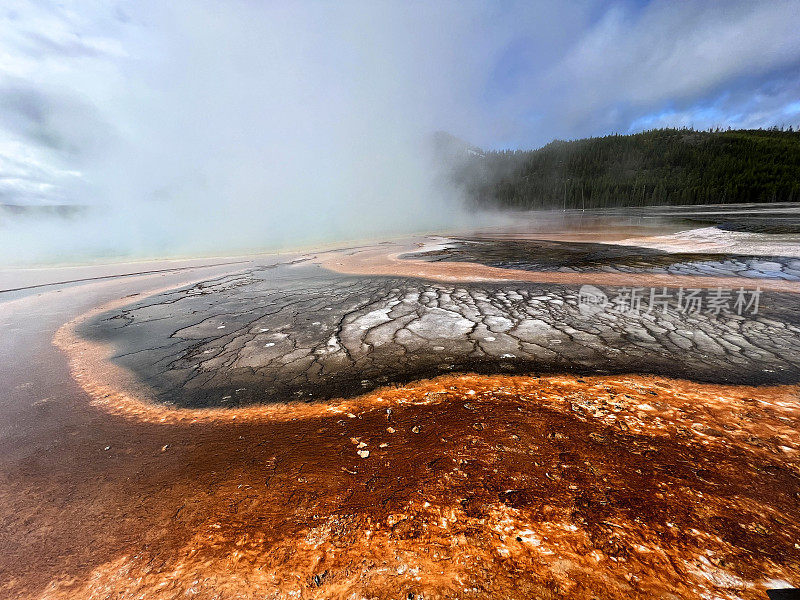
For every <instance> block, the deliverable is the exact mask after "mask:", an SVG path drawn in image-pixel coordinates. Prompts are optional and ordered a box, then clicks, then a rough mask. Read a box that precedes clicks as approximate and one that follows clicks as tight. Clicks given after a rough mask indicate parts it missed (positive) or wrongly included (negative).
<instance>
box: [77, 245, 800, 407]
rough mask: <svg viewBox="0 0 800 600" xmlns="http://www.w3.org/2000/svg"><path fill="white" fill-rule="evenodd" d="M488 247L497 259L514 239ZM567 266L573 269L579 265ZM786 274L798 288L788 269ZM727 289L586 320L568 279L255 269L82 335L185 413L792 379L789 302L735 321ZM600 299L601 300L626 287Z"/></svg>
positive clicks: (646, 294)
mask: <svg viewBox="0 0 800 600" xmlns="http://www.w3.org/2000/svg"><path fill="white" fill-rule="evenodd" d="M484 244H486V243H485V242H484ZM496 245H497V246H500V249H499V250H498V252H500V251H502V250H503V249H505V248H506V247H507V246H508V245H509V242H502V243H497V244H496ZM517 250H518V249H517V248H516V246H514V245H513V244H512V250H511V251H512V252H516V251H517ZM448 252H449V253H450V254H452V253H456V252H458V250H457V249H455V250H448ZM622 252H625V250H623V251H622ZM609 254H610V256H611V257H614V256H617V254H614V253H613V252H611V253H609ZM656 254H658V253H656ZM467 255H468V257H471V256H472V253H471V252H468V254H467ZM658 255H659V258H660V254H658ZM580 256H584V255H580ZM572 260H573V261H575V262H576V263H577V266H576V267H575V268H580V267H581V265H582V264H583V262H579V259H578V258H573V259H572ZM607 260H610V258H607ZM678 260H680V261H681V264H683V263H684V262H685V261H684V259H683V258H682V257H679V258H678ZM584 262H586V263H589V264H594V258H592V259H588V258H587V259H586V260H585V261H584ZM794 262H797V261H794ZM689 264H691V263H689ZM731 264H733V263H731ZM737 264H738V263H737ZM791 264H792V265H793V266H796V265H794V263H791ZM753 268H755V267H754V265H753V264H751V265H750V270H752V269H753ZM763 268H765V269H766V267H763ZM759 273H764V271H759ZM782 274H783V275H784V276H785V277H786V278H790V277H791V278H794V276H795V271H793V270H792V269H791V268H789V267H786V270H785V271H782ZM697 280H698V281H699V282H700V285H702V279H701V278H698V279H697ZM587 281H591V280H587ZM730 281H731V288H732V289H731V290H730V291H724V293H725V294H727V296H726V300H727V304H726V305H725V307H724V310H723V309H720V310H718V311H717V312H714V311H704V310H698V311H691V310H687V311H683V310H679V309H678V308H677V305H673V306H664V305H658V306H655V305H654V306H653V307H652V308H651V307H649V306H648V303H649V301H650V293H651V290H650V289H644V288H639V290H638V292H637V293H638V294H639V295H640V300H641V301H642V302H641V306H640V309H641V310H639V311H638V312H635V311H629V310H623V311H614V310H607V311H603V312H601V313H599V314H594V315H588V316H587V315H585V314H582V312H581V310H580V306H579V288H580V286H577V285H576V286H564V285H545V284H533V283H525V282H504V283H501V282H482V283H473V282H461V283H459V284H450V283H441V282H434V281H424V280H419V279H413V278H399V277H376V276H358V277H354V276H347V275H342V274H335V273H331V272H329V271H327V270H324V269H321V268H319V267H318V266H315V265H310V264H307V263H301V264H295V265H278V266H270V267H269V268H263V269H262V268H259V267H253V268H250V269H248V270H247V271H245V272H242V273H238V274H236V275H231V276H226V277H220V278H217V279H214V280H209V281H204V282H201V283H198V284H195V285H192V286H188V287H185V288H182V289H179V290H176V291H172V292H167V293H164V294H160V295H156V296H153V297H150V298H146V299H144V300H140V301H138V302H135V303H133V304H131V305H129V306H125V307H122V308H119V309H114V310H111V311H108V312H105V313H103V314H101V315H99V316H98V317H97V318H95V319H92V320H90V321H88V322H87V323H84V324H83V325H82V326H81V327H80V329H79V331H78V334H79V335H81V336H85V337H88V338H89V339H93V340H97V341H101V342H104V343H110V344H112V345H113V346H114V348H116V352H115V354H114V356H113V358H112V360H113V361H114V362H116V363H117V364H119V365H121V366H122V367H125V368H127V369H130V370H132V371H133V372H135V373H137V374H138V375H139V376H140V378H141V380H142V381H143V382H145V383H146V384H147V385H148V386H150V387H151V388H152V389H153V390H154V393H155V394H156V396H157V398H158V399H159V401H161V402H166V403H170V404H174V405H177V406H184V407H210V406H240V405H245V404H251V403H261V402H275V401H285V400H286V399H297V400H319V399H326V398H332V397H338V396H347V395H352V394H355V393H359V392H364V391H369V390H371V389H374V388H375V387H377V386H380V385H385V384H388V383H403V382H407V381H411V380H413V379H417V378H420V377H429V376H432V375H436V374H439V373H443V372H449V371H473V372H482V373H528V372H537V373H543V372H564V371H566V372H574V373H583V374H587V373H624V372H630V371H632V370H633V371H636V372H640V373H654V374H660V375H666V376H674V377H687V378H691V379H695V380H698V381H707V382H729V383H739V384H745V383H750V384H752V383H794V382H796V381H797V379H798V375H800V335H798V333H800V303H799V302H798V296H797V295H796V294H791V293H775V292H761V293H760V294H759V299H758V302H759V304H758V307H757V310H756V311H755V313H754V314H752V313H753V310H752V307H751V310H750V311H749V312H747V311H740V312H742V314H738V313H737V312H735V311H734V310H733V308H734V290H735V289H736V284H735V283H734V282H736V281H740V280H737V279H730ZM598 289H601V290H602V291H604V292H605V293H606V294H607V297H608V298H609V299H611V300H613V299H614V297H615V295H616V296H619V293H620V288H615V287H607V286H603V287H601V288H598ZM652 292H653V294H655V293H656V292H657V293H658V294H660V295H662V296H664V297H667V296H669V297H672V298H677V296H678V294H679V290H678V289H663V288H659V289H652ZM626 293H628V294H629V295H630V291H628V292H626ZM713 293H714V292H713V290H712V292H710V293H709V294H707V297H706V301H709V297H710V295H711V294H713ZM654 297H655V296H653V298H654ZM748 300H749V299H748ZM673 302H674V301H673ZM649 308H651V309H650V310H648V309H649ZM700 308H701V309H702V307H700ZM740 308H742V307H740Z"/></svg>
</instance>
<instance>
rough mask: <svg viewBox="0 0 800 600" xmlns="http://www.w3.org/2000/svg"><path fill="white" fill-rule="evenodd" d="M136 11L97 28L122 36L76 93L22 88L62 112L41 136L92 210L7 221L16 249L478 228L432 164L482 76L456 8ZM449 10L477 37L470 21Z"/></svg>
mask: <svg viewBox="0 0 800 600" xmlns="http://www.w3.org/2000/svg"><path fill="white" fill-rule="evenodd" d="M127 11H128V12H124V13H118V14H109V15H106V16H105V18H102V19H100V22H96V23H95V22H93V23H88V24H87V23H83V25H82V26H83V27H84V28H85V29H87V30H92V29H97V30H98V31H101V32H105V31H108V30H109V29H111V30H116V37H115V38H113V39H107V38H105V37H104V38H98V39H96V40H92V41H91V46H84V47H83V48H82V52H78V53H77V54H78V56H77V57H76V58H75V60H74V61H72V62H71V63H70V62H69V61H67V62H68V64H70V65H71V69H70V71H71V73H70V74H74V75H76V76H77V80H76V81H73V82H72V83H71V84H70V85H69V86H68V87H66V86H64V87H62V84H64V83H67V82H66V81H63V82H58V83H59V85H56V86H54V85H45V84H42V85H40V86H38V87H37V88H35V90H34V89H33V88H26V87H25V86H24V84H23V82H22V81H20V82H19V83H18V88H19V89H18V93H17V96H18V97H19V98H20V99H21V100H19V102H25V101H27V102H28V103H29V104H30V103H33V102H37V101H38V104H39V105H40V108H39V111H40V112H44V113H46V115H45V116H43V117H42V118H41V119H39V121H37V117H36V115H34V117H33V118H32V119H30V120H31V121H33V123H32V124H27V125H30V127H28V129H31V128H33V127H36V128H38V129H39V131H36V132H31V131H27V133H28V134H29V135H34V134H35V135H39V136H40V137H41V136H46V137H48V139H53V140H59V142H58V144H61V145H60V146H56V143H55V142H54V144H53V145H51V146H50V147H49V148H47V150H48V153H49V156H47V157H45V158H46V159H47V161H49V164H52V162H53V160H52V159H53V158H54V157H56V158H58V159H59V160H61V161H62V162H63V163H64V168H65V169H66V168H67V167H69V168H70V169H71V172H72V175H71V176H70V175H67V176H61V177H60V178H59V181H58V183H57V188H58V192H59V193H60V194H62V195H63V196H64V199H65V201H67V202H73V203H79V204H88V205H90V208H89V209H88V210H87V211H84V212H81V213H79V214H77V215H75V216H73V217H72V218H71V219H70V220H69V221H67V222H64V221H58V220H56V221H54V220H52V219H48V220H46V221H41V220H38V219H27V220H26V219H17V220H14V221H13V222H11V223H7V226H10V227H11V230H10V231H11V233H12V235H13V238H14V239H13V240H12V239H11V237H12V236H4V239H3V243H2V244H0V256H3V257H4V258H5V259H8V258H9V257H10V258H11V260H14V259H16V260H18V261H25V260H28V261H29V260H47V259H50V258H55V257H62V258H63V257H67V258H69V257H73V256H74V257H77V258H81V257H90V256H164V255H189V254H191V255H196V254H206V255H208V254H215V253H232V252H246V251H254V250H259V249H275V248H285V247H293V246H295V247H296V246H300V245H303V244H308V243H312V242H325V241H330V240H334V239H359V238H367V237H370V236H375V235H378V234H388V233H401V232H409V231H419V230H433V229H437V228H442V227H452V226H456V225H459V224H463V223H464V222H465V219H466V218H467V217H466V214H465V213H464V211H463V210H462V208H461V202H460V200H459V198H457V197H456V195H455V194H454V192H452V191H451V190H449V189H448V188H447V187H446V186H445V185H443V178H442V177H441V176H440V175H441V174H440V173H439V172H437V164H436V160H435V157H434V156H432V154H431V152H432V144H431V134H432V133H433V132H434V131H435V130H436V129H437V128H438V127H440V126H441V124H442V120H443V117H445V115H446V112H447V111H446V108H447V107H448V106H452V105H453V102H454V100H455V99H454V97H453V95H454V94H458V93H460V92H461V91H462V90H463V83H464V78H465V75H467V74H465V73H464V72H459V71H458V69H456V66H457V65H456V63H457V60H458V52H457V49H458V48H459V47H460V40H457V39H454V38H452V37H450V36H448V35H442V31H441V29H440V25H441V22H442V17H443V15H441V14H439V15H436V14H432V13H436V12H440V9H437V8H432V9H425V10H419V7H417V8H416V9H413V10H411V9H407V8H405V7H404V6H403V5H401V4H382V3H374V4H372V3H358V4H344V5H334V4H315V3H314V4H312V3H309V4H306V5H304V4H299V3H298V4H294V3H288V4H285V3H274V4H269V5H267V6H264V5H262V3H251V2H244V1H240V2H232V3H224V4H220V3H211V2H208V3H205V2H194V1H192V2H189V1H186V2H168V3H162V2H159V3H152V4H146V3H137V4H135V5H130V6H128V8H127ZM447 12H448V13H449V15H448V17H447V19H445V20H449V21H450V22H451V24H452V25H453V26H454V27H455V28H456V29H457V30H461V31H463V28H464V25H465V24H464V23H460V22H459V20H460V19H463V18H464V17H463V16H460V15H459V13H458V11H457V10H453V9H452V7H450V8H448V11H447ZM111 23H114V24H115V25H114V26H113V27H112V26H111V25H110V24H111ZM103 35H106V34H105V33H103ZM85 41H86V40H85V38H84V42H85ZM98 48H100V49H102V50H99V49H98ZM57 52H58V54H59V58H60V60H61V62H62V64H63V63H64V53H63V47H62V48H61V49H60V50H58V51H57ZM87 55H90V56H91V58H92V60H87ZM98 56H99V57H100V59H102V60H98ZM81 65H83V66H84V67H85V68H89V69H90V70H93V72H83V73H80V72H79V71H80V67H81ZM455 73H458V81H456V80H454V74H455ZM64 79H68V78H66V77H65V78H64ZM82 84H83V85H84V86H85V87H81V86H82ZM6 97H8V95H6ZM29 112H30V111H29ZM34 112H36V111H34ZM53 115H56V116H57V117H58V118H57V119H53V117H52V116H53ZM42 120H44V122H42ZM16 125H17V129H18V130H24V129H25V127H26V126H27V125H26V123H21V124H20V122H19V120H18V121H17V123H16ZM23 133H24V132H23ZM45 162H46V161H45V160H44V159H43V160H42V164H44V163H45Z"/></svg>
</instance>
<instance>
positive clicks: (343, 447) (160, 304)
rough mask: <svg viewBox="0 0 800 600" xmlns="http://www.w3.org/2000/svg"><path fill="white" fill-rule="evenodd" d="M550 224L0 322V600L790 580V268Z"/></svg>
mask: <svg viewBox="0 0 800 600" xmlns="http://www.w3.org/2000/svg"><path fill="white" fill-rule="evenodd" d="M567 235H571V234H569V232H564V234H563V235H553V236H551V237H550V239H539V240H535V239H531V237H530V236H529V235H526V236H511V237H508V236H499V235H485V234H484V235H477V236H463V237H454V238H447V239H442V238H436V239H430V238H418V239H413V240H404V241H397V242H392V243H390V244H378V245H374V246H369V245H367V246H361V247H359V248H353V249H350V250H339V251H334V252H327V253H306V254H302V255H297V256H287V257H272V258H267V257H254V258H251V259H248V262H246V263H238V264H236V265H232V264H231V265H217V266H215V267H207V268H205V269H204V268H202V267H200V266H198V265H196V264H195V265H191V268H190V269H188V270H186V271H180V272H178V271H174V270H173V271H169V272H165V273H151V274H148V275H131V276H130V277H128V278H126V279H125V280H119V279H114V278H110V279H106V280H102V281H92V282H86V283H82V284H80V285H77V284H71V285H70V286H66V287H63V286H62V287H59V288H57V289H53V290H52V291H44V290H42V291H39V292H36V293H35V294H31V293H29V295H28V296H27V297H25V298H17V299H15V300H12V301H8V302H6V303H4V304H0V311H2V312H0V317H2V318H0V326H2V327H3V331H4V335H3V337H2V338H0V356H2V359H3V361H2V365H3V366H2V369H1V370H0V376H2V378H3V383H4V386H3V389H2V394H3V397H2V400H3V402H2V403H0V419H2V421H1V422H0V425H1V426H0V481H1V482H2V486H0V517H1V518H2V528H1V529H0V550H2V552H0V595H2V596H3V597H10V598H140V597H145V598H186V597H196V598H497V597H504V598H587V599H588V598H652V597H663V598H710V597H721V598H763V597H765V596H764V595H763V590H764V589H765V588H767V587H773V586H781V585H789V584H791V585H800V542H798V540H800V529H798V526H797V523H798V522H800V459H799V458H798V452H800V444H799V443H798V436H797V430H798V425H799V424H800V420H799V419H800V401H798V397H800V388H798V385H797V384H798V375H800V368H799V367H800V365H799V364H798V363H799V362H800V354H799V353H798V350H799V348H798V346H799V345H800V337H799V336H798V332H800V329H798V327H800V312H799V311H800V301H798V296H797V292H798V291H800V288H798V285H800V284H798V283H797V282H796V277H795V272H794V269H795V267H796V266H797V265H795V264H794V263H792V262H791V261H792V260H795V259H793V258H792V255H791V254H787V255H770V256H768V257H765V256H764V255H763V253H762V254H753V255H750V254H747V253H744V254H742V253H738V254H737V256H719V253H711V254H709V253H707V252H704V253H703V254H702V255H691V256H689V255H686V253H685V252H683V254H682V255H679V254H674V253H672V254H668V253H666V252H664V251H662V250H656V249H654V250H649V251H648V250H644V251H643V250H641V249H640V248H641V247H630V245H628V246H625V245H622V244H620V245H614V246H604V245H601V244H596V243H595V242H592V241H591V240H586V239H584V240H582V242H583V244H577V243H575V242H574V241H573V242H572V243H571V244H570V246H565V245H564V237H565V236H567ZM585 237H591V236H585ZM559 254H561V255H562V256H563V260H562V261H559V259H558V257H559ZM782 256H783V258H782ZM431 261H433V262H431ZM769 263H772V264H769ZM776 265H777V266H776ZM176 267H177V265H176ZM671 269H672V270H671ZM675 269H677V270H675ZM626 282H629V283H627V284H626ZM582 286H591V288H590V289H589V290H588V291H587V290H584V291H583V293H582V292H581V288H582ZM159 289H161V291H159ZM636 289H638V290H639V291H638V292H634V291H633V290H636ZM690 290H696V292H697V293H695V294H694V295H693V296H692V297H693V298H694V300H693V302H694V304H693V305H691V306H689V307H688V308H687V306H686V303H687V301H688V300H687V298H688V296H687V293H688V292H689V291H690ZM723 291H729V292H730V294H729V296H720V295H719V294H720V292H723ZM587 294H588V295H587ZM602 297H605V299H606V303H605V304H598V303H597V301H598V298H600V299H602ZM755 297H757V299H758V306H757V307H754V305H753V299H754V298H755ZM587 298H589V302H588V303H587V301H586V300H587ZM637 298H638V299H639V300H640V301H641V302H637V300H636V299H637ZM697 298H700V299H701V303H700V305H697V302H696V300H697ZM737 299H742V303H741V304H740V305H738V306H737ZM681 302H683V303H684V306H681V304H680V303H681ZM748 302H749V304H748ZM651 304H652V305H653V306H652V308H650V305H651ZM712 304H713V306H715V307H716V308H718V309H719V310H715V309H713V308H712V309H710V310H709V306H710V305H712ZM684 309H685V310H684ZM695 309H696V310H695ZM53 338H54V341H55V343H56V344H57V346H58V349H57V348H55V347H53V346H52V345H51V340H52V339H53ZM464 372H468V374H462V373H464ZM648 374H651V375H648Z"/></svg>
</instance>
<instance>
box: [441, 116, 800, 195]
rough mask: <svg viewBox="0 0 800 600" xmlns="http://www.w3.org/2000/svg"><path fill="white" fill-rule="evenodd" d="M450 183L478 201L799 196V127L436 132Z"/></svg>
mask: <svg viewBox="0 0 800 600" xmlns="http://www.w3.org/2000/svg"><path fill="white" fill-rule="evenodd" d="M437 136H438V138H437V139H440V142H439V143H440V144H441V146H442V148H444V149H445V150H443V153H447V155H448V156H449V157H450V162H449V163H448V164H450V165H451V173H450V178H451V181H452V182H453V183H454V184H455V185H457V186H458V187H460V188H461V189H462V191H463V192H464V194H465V195H466V197H467V198H469V199H470V200H471V201H472V202H473V203H474V204H476V205H478V206H483V207H489V206H492V207H498V208H514V209H534V208H582V207H583V208H602V207H609V206H654V205H669V204H681V205H683V204H718V203H741V202H798V201H800V132H797V131H793V130H791V128H790V129H789V130H779V129H769V130H760V129H759V130H729V131H695V130H692V129H656V130H652V131H646V132H643V133H637V134H632V135H609V136H606V137H600V138H588V139H580V140H574V141H561V140H556V141H553V142H551V143H550V144H547V145H546V146H544V147H543V148H540V149H538V150H529V151H483V150H481V149H479V148H475V147H473V146H470V145H469V144H467V143H466V142H462V141H461V140H458V139H457V138H454V137H453V136H449V135H447V134H437Z"/></svg>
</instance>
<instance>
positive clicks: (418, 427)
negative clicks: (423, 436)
mask: <svg viewBox="0 0 800 600" xmlns="http://www.w3.org/2000/svg"><path fill="white" fill-rule="evenodd" d="M411 431H412V432H413V433H419V432H420V431H422V427H420V426H419V425H414V427H412V428H411Z"/></svg>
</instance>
